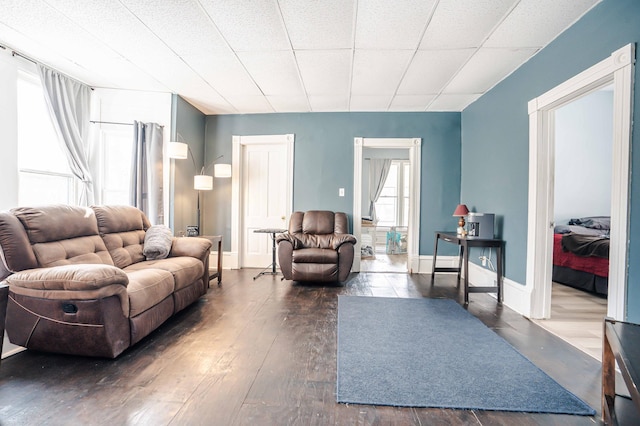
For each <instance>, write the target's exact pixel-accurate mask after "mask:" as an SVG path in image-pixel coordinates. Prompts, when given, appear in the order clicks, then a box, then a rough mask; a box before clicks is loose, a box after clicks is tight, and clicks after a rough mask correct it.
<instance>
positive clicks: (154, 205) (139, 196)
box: [129, 121, 164, 225]
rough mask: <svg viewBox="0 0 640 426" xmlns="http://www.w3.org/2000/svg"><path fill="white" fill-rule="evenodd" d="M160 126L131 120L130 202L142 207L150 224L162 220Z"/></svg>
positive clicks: (162, 221) (157, 223)
mask: <svg viewBox="0 0 640 426" xmlns="http://www.w3.org/2000/svg"><path fill="white" fill-rule="evenodd" d="M162 140H163V139H162V126H160V125H159V124H156V123H141V122H139V121H134V122H133V155H132V156H131V161H132V164H131V189H130V191H129V198H130V203H131V205H132V206H135V207H137V208H139V209H140V210H142V211H143V212H144V213H145V214H146V215H147V217H148V218H149V221H150V222H151V224H152V225H159V224H162V223H164V204H163V200H162V190H163V187H162Z"/></svg>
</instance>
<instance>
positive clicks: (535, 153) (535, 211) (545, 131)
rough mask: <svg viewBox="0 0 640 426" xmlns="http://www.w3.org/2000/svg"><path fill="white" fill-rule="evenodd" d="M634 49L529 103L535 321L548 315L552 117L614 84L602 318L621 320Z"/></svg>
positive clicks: (530, 277) (531, 312)
mask: <svg viewBox="0 0 640 426" xmlns="http://www.w3.org/2000/svg"><path fill="white" fill-rule="evenodd" d="M634 57H635V50H634V45H633V44H629V45H627V46H625V47H623V48H621V49H618V50H617V51H615V52H613V53H612V54H611V56H610V57H609V58H607V59H605V60H603V61H601V62H600V63H598V64H596V65H594V66H593V67H591V68H589V69H588V70H586V71H584V72H582V73H580V74H578V75H577V76H575V77H573V78H571V79H569V80H568V81H566V82H565V83H562V84H561V85H559V86H557V87H556V88H554V89H552V90H550V91H549V92H547V93H545V94H543V95H541V96H539V97H538V98H536V99H533V100H531V101H530V102H529V219H528V239H527V241H528V243H527V245H528V246H527V282H526V292H528V294H529V295H530V299H529V306H528V309H525V312H523V313H524V314H525V315H526V316H529V317H531V318H534V319H543V318H549V316H550V312H551V288H552V286H551V264H552V263H551V262H552V261H551V259H552V246H553V245H552V236H553V232H552V231H553V227H554V221H553V198H552V193H553V191H552V190H551V191H550V190H549V189H550V185H551V184H552V183H553V170H552V165H553V157H552V156H553V146H554V136H555V134H554V129H555V122H554V113H555V111H556V110H557V109H558V108H560V107H562V106H564V105H567V104H568V103H570V102H572V101H573V100H575V99H578V98H580V97H582V96H584V95H585V94H588V93H591V92H593V91H594V90H596V89H598V88H600V87H603V86H605V85H607V84H613V159H612V171H613V173H612V179H611V230H610V234H611V246H610V255H609V287H608V294H609V296H608V303H607V315H608V316H610V317H612V318H614V319H618V320H622V319H623V318H624V316H625V303H626V301H625V289H626V281H627V279H626V278H627V277H626V265H627V246H626V241H627V237H628V203H629V200H628V194H629V174H630V140H631V105H632V99H633V98H632V81H633V80H632V76H633V62H634Z"/></svg>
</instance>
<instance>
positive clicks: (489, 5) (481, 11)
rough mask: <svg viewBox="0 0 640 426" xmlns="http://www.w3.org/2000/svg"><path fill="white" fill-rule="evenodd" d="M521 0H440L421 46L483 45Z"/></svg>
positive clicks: (442, 47) (461, 46)
mask: <svg viewBox="0 0 640 426" xmlns="http://www.w3.org/2000/svg"><path fill="white" fill-rule="evenodd" d="M517 1H518V0H440V2H438V6H437V8H436V11H435V13H434V15H433V18H432V19H431V22H430V23H429V27H428V28H427V31H426V32H425V34H424V37H423V38H422V42H421V43H420V49H452V48H464V47H480V45H481V44H482V42H483V41H484V39H485V38H486V37H487V36H488V35H489V33H490V32H491V30H492V29H493V28H494V27H495V26H496V25H497V24H498V23H499V22H501V21H502V19H503V18H504V16H505V15H506V13H507V12H508V11H509V10H510V9H511V8H512V7H513V5H514V4H515V3H517Z"/></svg>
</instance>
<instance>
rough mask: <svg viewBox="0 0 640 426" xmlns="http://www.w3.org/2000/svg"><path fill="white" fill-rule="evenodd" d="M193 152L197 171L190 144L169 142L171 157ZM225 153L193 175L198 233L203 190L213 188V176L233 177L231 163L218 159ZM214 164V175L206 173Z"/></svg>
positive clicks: (182, 158)
mask: <svg viewBox="0 0 640 426" xmlns="http://www.w3.org/2000/svg"><path fill="white" fill-rule="evenodd" d="M189 153H191V162H192V163H193V169H194V171H197V167H196V163H195V160H194V157H193V152H191V148H190V147H189V145H188V144H186V143H184V142H169V148H168V154H169V158H172V159H176V160H178V159H180V160H184V159H186V158H187V157H189ZM223 157H224V155H219V156H218V157H216V158H215V160H213V161H212V162H211V163H210V164H209V165H208V166H207V167H204V166H203V167H202V169H201V170H200V173H199V174H196V175H194V176H193V189H195V190H196V191H198V201H197V212H198V234H199V235H200V234H201V233H202V223H201V218H200V203H201V200H200V197H201V192H202V191H210V190H212V189H213V176H215V177H217V178H228V177H231V164H224V163H218V164H216V161H218V160H219V159H221V158H223ZM212 165H213V176H210V175H206V174H205V172H206V171H207V170H208V169H209V167H211V166H212Z"/></svg>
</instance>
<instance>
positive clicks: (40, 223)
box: [11, 205, 98, 244]
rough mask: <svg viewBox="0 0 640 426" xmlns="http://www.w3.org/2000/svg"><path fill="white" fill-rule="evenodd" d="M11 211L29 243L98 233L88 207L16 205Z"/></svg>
mask: <svg viewBox="0 0 640 426" xmlns="http://www.w3.org/2000/svg"><path fill="white" fill-rule="evenodd" d="M11 213H13V214H14V215H15V216H16V217H17V218H18V219H20V222H22V226H24V229H25V230H26V231H27V235H28V236H29V241H31V244H35V243H46V242H49V241H59V240H68V239H70V238H75V237H85V236H87V235H98V223H97V221H96V216H95V214H94V212H93V210H91V209H90V208H88V207H77V206H67V205H53V206H45V207H18V208H15V209H12V210H11Z"/></svg>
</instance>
